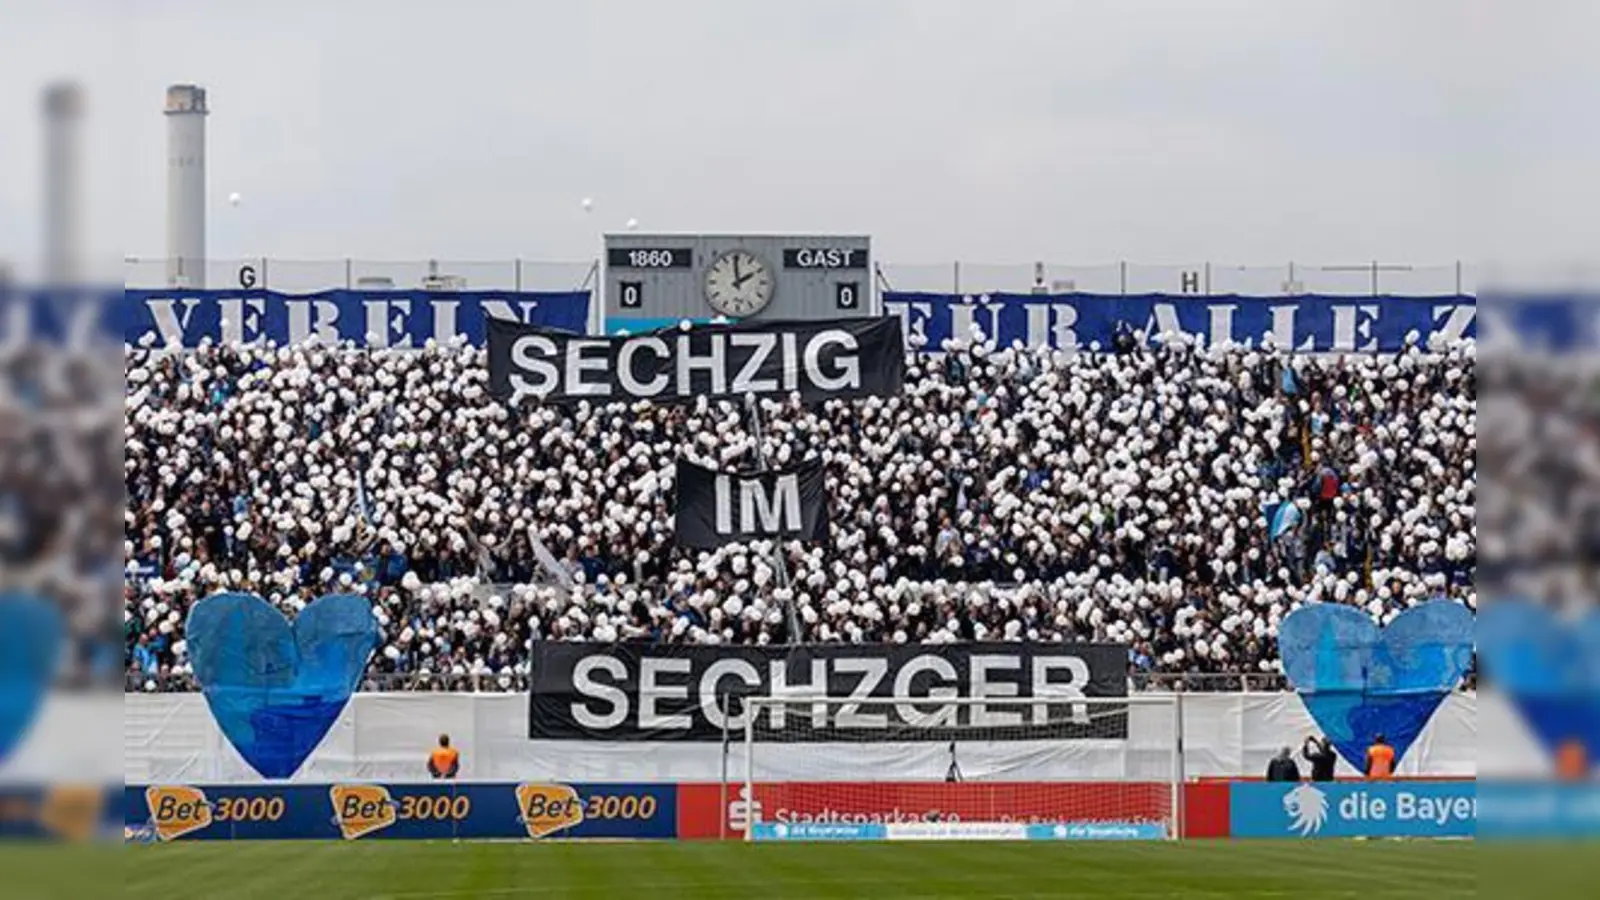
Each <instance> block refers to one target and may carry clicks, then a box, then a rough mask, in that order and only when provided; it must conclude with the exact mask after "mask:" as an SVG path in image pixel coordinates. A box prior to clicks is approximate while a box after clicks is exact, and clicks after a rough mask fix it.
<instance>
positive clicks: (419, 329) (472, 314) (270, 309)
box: [0, 288, 589, 348]
mask: <svg viewBox="0 0 1600 900" xmlns="http://www.w3.org/2000/svg"><path fill="white" fill-rule="evenodd" d="M489 318H501V319H515V320H517V321H521V322H526V323H527V324H530V325H538V326H541V327H544V328H557V329H561V330H563V331H572V332H576V333H580V334H581V333H583V332H585V331H586V330H587V329H588V323H589V293H588V292H587V291H564V292H538V293H526V292H525V293H516V292H508V291H451V292H429V291H322V292H319V293H314V294H284V293H279V292H277V291H264V290H236V291H194V290H166V291H153V290H127V291H124V290H121V289H107V288H100V289H86V290H50V291H34V292H21V291H13V292H7V293H0V342H13V341H32V342H38V343H42V344H49V345H54V344H72V345H77V346H85V345H87V344H88V343H89V342H90V341H91V340H100V341H105V340H110V341H113V342H116V343H124V342H126V343H128V344H132V345H134V346H150V347H152V348H154V347H177V346H182V347H189V348H193V347H198V346H199V345H200V342H201V341H202V340H204V339H207V338H209V339H210V340H211V342H212V343H220V342H227V343H233V344H237V343H243V342H251V341H266V340H270V341H274V342H276V343H277V344H278V345H280V346H281V345H285V344H294V343H299V342H301V341H305V340H309V339H311V338H316V339H318V340H320V341H322V342H323V343H327V344H336V343H338V342H340V341H346V340H348V341H354V342H355V343H356V344H357V345H358V346H361V347H372V348H379V347H395V348H405V347H421V346H423V345H425V344H426V343H427V342H428V341H429V340H435V341H439V342H445V341H449V340H452V339H453V338H455V337H456V336H457V335H460V336H463V337H465V338H466V339H467V341H468V342H469V343H471V344H472V345H473V346H482V345H483V343H484V340H485V334H486V324H485V323H486V322H487V320H488V319H489Z"/></svg>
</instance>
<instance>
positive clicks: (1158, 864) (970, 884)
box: [0, 840, 1600, 900]
mask: <svg viewBox="0 0 1600 900" xmlns="http://www.w3.org/2000/svg"><path fill="white" fill-rule="evenodd" d="M1597 850H1600V847H1596V846H1595V845H1594V844H1576V843H1575V844H1566V845H1561V844H1554V845H1518V844H1493V843H1482V842H1471V841H1438V842H1430V841H1306V842H1299V841H1287V840H1286V841H1237V842H1211V841H1193V842H1183V843H1129V844H1112V843H1103V844H1096V843H1083V844H1066V843H1059V844H1058V843H1034V844H1016V843H966V842H961V843H955V842H950V843H861V844H759V845H754V844H741V843H716V842H697V843H671V842H660V843H656V842H640V843H578V842H546V843H470V842H469V843H461V844H451V843H443V842H432V841H428V842H406V841H359V842H353V843H348V844H347V843H335V842H309V841H283V842H259V843H238V844H229V843H221V842H218V843H202V842H196V843H182V842H179V843H174V844H170V845H158V846H143V845H136V846H128V847H114V848H91V849H84V848H73V847H60V846H44V845H18V844H12V845H8V846H0V873H4V874H3V876H0V897H5V898H7V900H34V898H38V900H55V898H58V897H59V898H63V900H67V898H71V900H78V898H88V897H102V896H120V897H124V898H129V900H139V898H159V900H189V898H196V900H199V898H204V900H213V898H218V900H251V898H270V900H345V898H348V900H357V898H359V900H456V898H474V897H481V898H487V900H509V898H513V897H530V898H535V900H547V898H567V897H571V898H605V900H680V898H683V900H686V898H695V900H720V898H728V900H733V898H738V900H787V898H795V900H799V898H805V900H833V898H871V900H887V898H899V897H918V898H992V900H1004V898H1013V900H1023V898H1028V900H1035V898H1047V897H1086V898H1093V900H1112V898H1134V900H1155V898H1168V897H1172V898H1180V897H1182V898H1188V897H1193V898H1210V900H1222V898H1235V897H1237V898H1274V900H1277V898H1282V900H1320V898H1336V897H1337V898H1346V900H1379V898H1388V897H1395V898H1419V900H1454V898H1458V897H1480V896H1481V897H1506V898H1508V900H1509V898H1535V900H1547V898H1555V897H1583V896H1594V894H1593V893H1592V888H1593V875H1592V872H1593V860H1594V859H1596V858H1600V854H1597V853H1596V851H1597Z"/></svg>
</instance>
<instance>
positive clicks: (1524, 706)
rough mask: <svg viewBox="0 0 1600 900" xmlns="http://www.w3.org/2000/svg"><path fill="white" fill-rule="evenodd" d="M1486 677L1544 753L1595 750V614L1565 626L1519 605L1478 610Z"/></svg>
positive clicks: (1599, 682)
mask: <svg viewBox="0 0 1600 900" xmlns="http://www.w3.org/2000/svg"><path fill="white" fill-rule="evenodd" d="M1479 621H1480V622H1481V624H1482V625H1483V628H1482V629H1481V632H1480V637H1479V647H1478V651H1479V653H1481V654H1482V657H1483V670H1484V676H1485V677H1486V678H1487V679H1489V680H1490V681H1491V682H1492V683H1493V684H1494V685H1495V686H1496V687H1497V688H1499V689H1500V690H1501V691H1503V692H1504V693H1505V694H1506V695H1507V696H1509V697H1510V698H1511V701H1512V703H1513V704H1514V705H1515V706H1516V707H1517V711H1518V713H1519V714H1520V715H1521V716H1522V719H1523V721H1524V722H1526V723H1527V725H1528V728H1529V730H1531V731H1532V732H1533V733H1534V735H1535V736H1536V737H1537V738H1538V739H1539V743H1540V744H1541V745H1542V746H1543V747H1544V748H1545V750H1546V751H1548V752H1550V753H1554V752H1555V751H1556V749H1557V748H1558V747H1560V746H1561V745H1562V744H1564V743H1566V742H1568V741H1573V740H1576V741H1579V742H1581V743H1582V745H1583V746H1585V747H1589V748H1595V747H1600V611H1594V610H1591V611H1590V612H1589V613H1588V614H1587V615H1585V616H1583V617H1582V618H1579V619H1576V620H1571V621H1568V620H1563V619H1561V618H1559V617H1557V616H1556V615H1555V614H1554V613H1553V612H1551V611H1550V610H1548V609H1546V608H1545V607H1543V606H1541V605H1539V604H1536V603H1532V602H1530V601H1527V600H1523V599H1507V600H1496V601H1494V602H1492V603H1488V604H1486V605H1485V606H1484V608H1483V612H1482V613H1481V614H1480V617H1479Z"/></svg>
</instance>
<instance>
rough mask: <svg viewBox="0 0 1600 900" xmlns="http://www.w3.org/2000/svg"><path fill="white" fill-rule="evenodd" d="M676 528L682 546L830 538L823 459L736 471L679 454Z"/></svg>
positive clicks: (675, 511)
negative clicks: (711, 466) (787, 466)
mask: <svg viewBox="0 0 1600 900" xmlns="http://www.w3.org/2000/svg"><path fill="white" fill-rule="evenodd" d="M676 482H677V483H676V485H675V486H676V488H677V494H678V499H677V505H676V506H675V507H674V508H673V523H674V524H673V533H674V536H675V537H676V538H677V542H678V545H679V546H682V547H703V548H708V549H715V548H717V547H721V546H722V545H724V544H732V543H739V542H743V541H759V540H764V539H774V540H801V541H826V540H827V539H828V501H827V492H826V491H825V490H824V489H823V478H822V460H820V459H814V460H810V461H808V462H804V463H801V464H800V465H799V466H797V467H795V468H793V469H782V470H778V471H773V472H762V473H757V474H750V475H737V474H731V473H728V472H718V471H717V470H715V469H707V468H705V467H703V466H697V465H695V464H694V463H692V462H689V461H687V460H682V459H680V460H678V474H677V478H676Z"/></svg>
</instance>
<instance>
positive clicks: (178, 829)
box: [144, 785, 211, 841]
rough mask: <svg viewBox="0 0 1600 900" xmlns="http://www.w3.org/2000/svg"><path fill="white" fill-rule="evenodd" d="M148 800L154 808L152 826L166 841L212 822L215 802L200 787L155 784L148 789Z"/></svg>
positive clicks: (202, 827) (151, 808)
mask: <svg viewBox="0 0 1600 900" xmlns="http://www.w3.org/2000/svg"><path fill="white" fill-rule="evenodd" d="M144 801H145V805H146V806H148V807H149V808H150V827H151V828H153V829H154V830H155V833H156V837H157V838H160V839H161V840H163V841H171V840H176V839H178V838H180V837H183V836H184V835H186V834H193V833H194V832H196V831H200V830H202V829H204V828H209V827H210V826H211V804H210V803H209V802H208V801H207V800H206V792H205V791H202V790H200V789H199V788H192V787H185V786H183V785H152V786H150V787H147V788H145V789H144Z"/></svg>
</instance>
